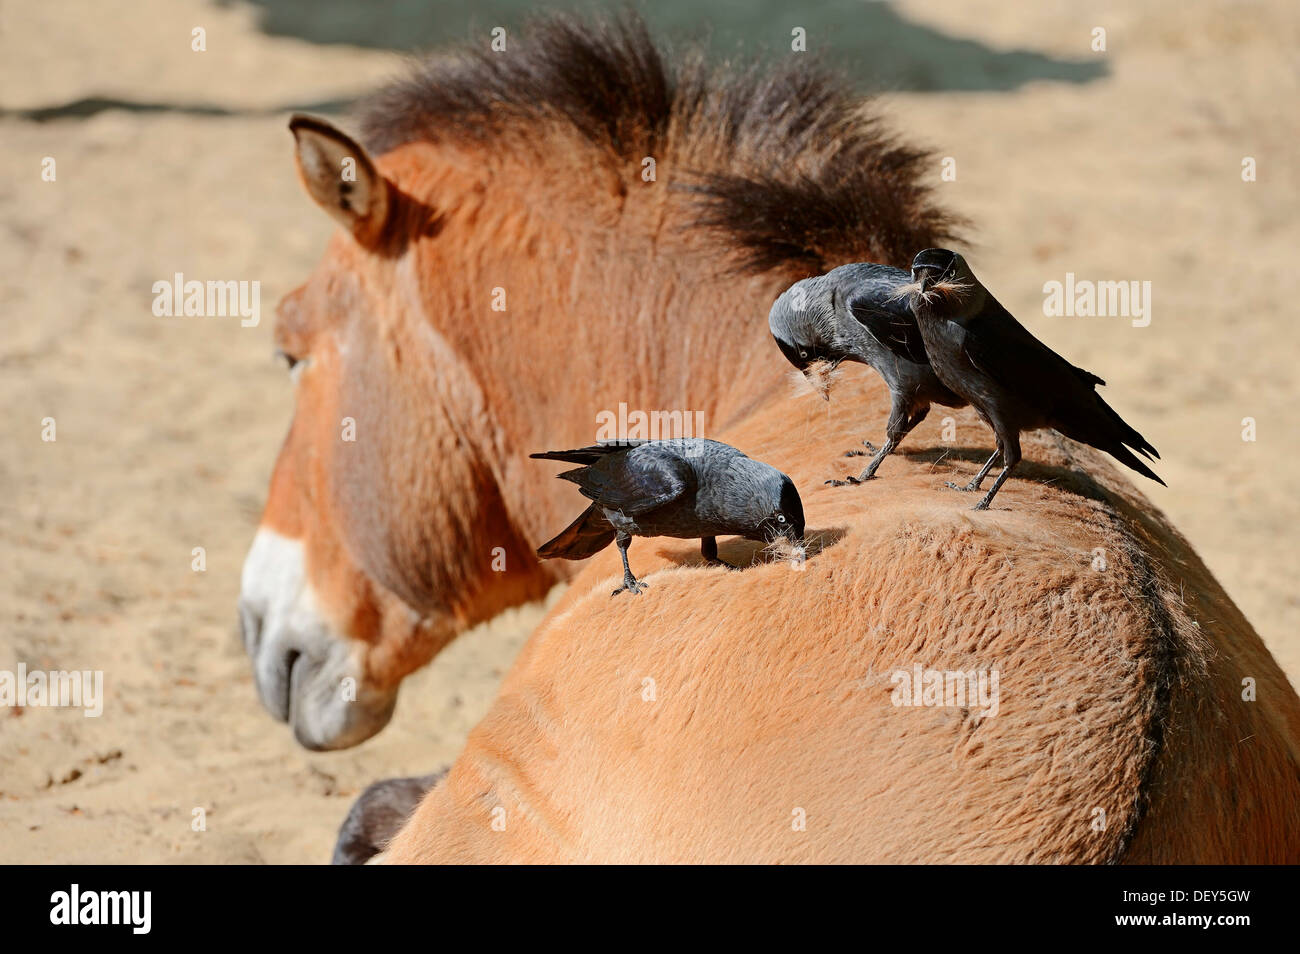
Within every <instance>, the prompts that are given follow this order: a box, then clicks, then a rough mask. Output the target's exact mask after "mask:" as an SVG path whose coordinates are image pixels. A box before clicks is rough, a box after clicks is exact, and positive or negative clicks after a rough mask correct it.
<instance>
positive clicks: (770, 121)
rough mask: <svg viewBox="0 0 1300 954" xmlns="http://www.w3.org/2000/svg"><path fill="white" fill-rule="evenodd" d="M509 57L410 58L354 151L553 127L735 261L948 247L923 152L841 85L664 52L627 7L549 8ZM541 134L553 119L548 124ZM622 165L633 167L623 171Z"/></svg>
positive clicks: (839, 258) (802, 72) (805, 74)
mask: <svg viewBox="0 0 1300 954" xmlns="http://www.w3.org/2000/svg"><path fill="white" fill-rule="evenodd" d="M508 43H509V44H510V46H509V47H508V52H504V53H494V52H492V51H490V50H488V49H486V48H480V49H461V50H457V51H453V52H451V53H447V54H439V55H435V56H433V57H431V58H429V59H427V60H425V61H424V62H422V63H420V64H419V65H418V66H417V67H416V68H415V69H414V70H413V71H412V73H411V74H410V75H409V76H407V77H406V78H405V79H402V80H399V81H398V82H396V83H394V84H393V85H391V86H389V87H388V88H386V89H384V90H382V91H381V92H379V93H377V94H376V95H375V96H373V97H371V98H370V99H369V100H368V101H367V102H366V103H365V104H364V106H363V108H362V114H361V128H362V137H363V141H364V143H365V145H366V146H367V147H368V148H369V149H371V150H373V151H374V152H376V153H382V152H385V151H387V150H389V149H392V148H395V147H397V146H399V145H402V144H404V143H407V142H413V141H420V140H428V141H433V142H437V141H440V140H443V139H455V140H476V141H486V140H490V139H494V138H498V137H501V136H502V135H503V134H505V133H506V132H510V133H511V134H516V135H517V134H518V133H519V132H520V131H521V130H527V129H529V128H538V129H539V138H540V137H541V136H543V135H544V133H541V132H540V128H541V127H543V126H544V124H548V123H552V124H553V123H559V124H560V125H561V126H564V127H568V129H569V130H570V131H571V132H572V133H573V134H576V135H577V136H579V137H580V138H582V139H584V140H586V141H588V142H590V143H591V144H592V145H594V146H596V147H597V148H599V149H601V150H607V151H608V152H609V153H610V154H612V155H613V156H615V157H618V158H619V159H621V160H624V161H627V162H629V163H634V164H635V166H634V168H635V169H636V170H637V172H638V173H639V170H640V161H641V159H642V157H644V156H654V157H655V159H656V162H657V164H658V166H659V169H660V173H659V175H660V178H661V179H670V180H671V183H672V186H673V188H676V189H684V190H687V191H688V192H689V193H691V194H692V198H693V200H694V203H693V204H694V216H695V222H694V224H695V225H696V226H697V227H700V228H706V229H713V230H717V231H719V232H721V233H723V234H725V235H726V236H727V237H728V238H729V240H730V241H732V242H733V243H735V244H737V245H738V246H739V248H738V250H737V251H738V253H739V254H738V258H739V261H740V263H741V266H742V267H743V268H746V269H749V270H753V271H764V270H767V269H771V268H777V267H786V268H789V267H791V266H796V267H799V268H804V269H807V270H812V271H818V270H825V269H826V268H828V267H830V266H832V265H838V264H841V263H842V262H845V261H855V260H860V259H870V260H872V261H877V262H883V263H887V264H894V265H900V266H905V265H906V264H907V263H909V262H910V261H911V259H912V256H913V255H914V254H915V253H916V251H917V250H919V249H922V248H929V247H934V246H937V245H945V244H951V243H952V241H953V239H954V238H955V236H954V234H953V231H952V230H953V228H954V227H955V225H956V224H957V223H955V220H954V219H952V218H951V217H949V216H947V215H945V214H944V213H942V212H940V211H939V210H938V209H937V208H935V207H934V206H933V205H932V204H931V202H930V197H929V189H928V187H925V186H923V185H921V184H920V179H921V175H922V171H923V169H929V170H930V171H933V172H935V173H937V169H934V168H932V167H930V166H929V165H928V163H929V156H928V155H927V154H926V153H924V152H922V151H919V150H916V149H912V148H910V147H907V146H904V145H901V144H899V143H898V142H896V141H895V140H894V139H893V137H892V136H890V135H888V134H887V133H886V132H884V131H883V130H882V129H881V127H880V124H879V122H878V120H876V119H874V118H872V117H871V116H869V115H868V114H866V112H865V111H864V103H863V100H862V98H861V97H860V96H858V95H857V94H856V93H854V92H853V90H852V89H851V87H850V86H849V85H848V84H847V82H845V81H844V80H842V79H840V78H838V77H836V76H833V75H831V74H828V73H825V72H822V71H820V70H817V69H812V68H809V67H807V66H804V65H803V63H804V59H803V57H801V56H791V57H787V58H786V60H785V62H784V64H782V65H776V66H772V65H763V66H758V65H751V66H749V67H746V68H742V69H734V68H724V69H717V70H711V69H709V68H707V67H706V66H705V65H704V62H703V58H702V57H701V56H700V55H699V54H691V55H689V56H686V57H683V58H678V59H673V58H671V57H669V56H668V55H667V54H666V53H665V52H664V51H661V50H660V48H659V47H658V46H657V45H656V43H655V42H654V40H653V38H652V37H651V35H650V33H649V31H648V30H647V28H646V26H645V24H644V23H643V22H642V21H641V20H640V19H639V18H638V17H636V16H634V15H631V14H628V15H624V16H622V17H619V18H617V19H597V20H595V21H583V20H578V19H576V18H572V17H568V16H550V17H547V18H544V19H542V20H539V21H537V22H535V23H533V24H532V26H531V28H530V29H529V30H528V31H527V32H526V33H524V34H523V35H522V36H518V37H517V36H515V35H513V34H512V35H510V36H509V38H508ZM552 128H554V127H553V126H552ZM629 168H633V166H631V165H630V166H629Z"/></svg>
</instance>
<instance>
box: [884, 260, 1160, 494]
mask: <svg viewBox="0 0 1300 954" xmlns="http://www.w3.org/2000/svg"><path fill="white" fill-rule="evenodd" d="M911 278H912V285H911V286H910V288H909V290H908V291H909V301H910V304H911V307H912V311H913V313H914V314H915V315H916V319H917V327H918V328H919V329H920V332H921V337H922V338H923V339H924V341H925V349H926V353H927V354H928V355H929V356H930V364H931V365H932V367H933V368H934V371H935V373H936V374H937V375H938V376H939V379H940V380H941V381H943V383H944V384H945V385H947V386H948V387H949V388H951V389H952V390H953V391H954V392H956V393H957V394H959V395H960V396H961V397H962V398H963V399H965V400H966V401H968V402H969V403H971V404H972V405H974V406H975V409H976V410H977V411H979V414H980V417H982V418H983V419H984V420H985V421H986V422H987V423H988V424H989V425H990V426H991V427H992V428H993V433H994V436H995V438H996V439H997V450H996V451H994V453H993V456H992V457H990V458H989V459H988V463H986V464H985V465H984V466H983V467H982V468H981V469H980V472H979V473H978V474H976V475H975V479H974V480H972V481H971V482H970V483H969V484H968V485H966V486H965V487H956V485H952V484H950V485H949V486H954V487H956V489H959V490H966V491H975V490H979V487H980V484H981V483H983V481H984V478H985V477H987V476H988V473H989V470H990V469H991V468H992V467H993V464H994V462H995V461H996V460H997V459H998V458H999V457H1001V458H1002V472H1001V473H999V474H998V479H997V480H995V481H994V482H993V486H992V487H991V488H990V489H989V492H988V493H987V494H985V495H984V497H983V498H982V499H981V500H980V502H979V503H977V504H976V505H975V509H976V510H987V509H988V506H989V504H990V503H991V502H992V500H993V497H994V495H995V494H997V492H998V489H999V488H1000V487H1001V486H1002V484H1003V483H1004V482H1005V481H1006V479H1007V477H1008V476H1010V474H1011V471H1012V470H1013V469H1014V468H1015V466H1016V464H1018V463H1020V432H1021V431H1031V430H1034V429H1036V428H1040V427H1052V428H1055V429H1056V430H1058V431H1060V432H1061V433H1062V434H1064V435H1065V436H1066V437H1069V438H1071V439H1073V440H1076V441H1079V442H1080V443H1083V444H1088V445H1090V446H1092V447H1095V448H1097V449H1098V450H1103V451H1105V452H1106V453H1108V454H1110V455H1111V456H1112V457H1114V458H1115V459H1116V460H1118V461H1119V462H1120V463H1122V464H1125V465H1127V466H1128V467H1131V468H1133V470H1136V471H1137V472H1138V473H1139V474H1143V475H1145V476H1147V477H1150V478H1151V479H1152V480H1154V481H1156V482H1157V483H1159V484H1164V481H1163V480H1161V479H1160V478H1159V477H1157V476H1156V475H1155V473H1154V472H1153V471H1152V470H1151V468H1149V467H1148V466H1147V465H1146V464H1144V463H1143V462H1142V461H1141V460H1140V459H1139V458H1138V457H1137V456H1136V455H1135V454H1134V453H1133V451H1132V450H1129V448H1132V449H1133V450H1135V451H1137V452H1138V453H1140V454H1142V455H1144V456H1145V457H1147V458H1148V459H1150V458H1152V457H1156V458H1158V457H1159V456H1160V455H1159V454H1158V453H1157V452H1156V449H1155V448H1154V447H1152V446H1151V444H1150V443H1149V442H1148V441H1147V440H1146V438H1144V437H1143V436H1142V435H1141V434H1139V433H1138V432H1137V431H1135V430H1134V429H1133V428H1132V427H1130V426H1129V425H1128V424H1127V423H1125V421H1124V420H1123V419H1122V418H1121V417H1120V416H1119V415H1118V414H1116V413H1115V411H1114V410H1113V409H1112V408H1111V406H1110V405H1109V404H1107V403H1106V402H1105V401H1103V400H1102V398H1101V395H1099V394H1098V393H1097V391H1096V386H1097V385H1098V384H1102V385H1104V384H1105V383H1106V382H1105V381H1103V380H1102V379H1101V378H1099V377H1097V375H1095V374H1093V373H1091V372H1090V371H1084V370H1083V369H1082V368H1076V367H1075V366H1074V365H1072V364H1070V362H1068V361H1066V360H1065V359H1064V358H1062V357H1061V356H1060V355H1059V354H1057V353H1056V352H1055V351H1053V350H1052V349H1051V348H1049V347H1047V345H1045V344H1043V343H1042V342H1041V341H1039V340H1038V339H1037V338H1035V337H1034V336H1033V335H1032V334H1030V333H1029V331H1028V330H1027V329H1026V328H1025V327H1024V326H1023V325H1021V324H1020V322H1018V321H1016V319H1015V318H1014V317H1012V315H1011V313H1010V312H1009V311H1007V310H1006V309H1005V308H1003V307H1002V306H1001V305H1000V304H998V302H997V299H995V298H994V297H993V296H992V295H991V294H989V292H988V289H986V288H985V287H984V286H983V285H982V284H980V281H979V279H978V278H976V277H975V274H974V272H972V271H971V269H970V266H969V265H967V264H966V260H965V259H964V258H962V257H961V256H960V255H958V254H957V253H956V252H953V251H949V250H948V249H939V248H931V249H926V250H925V251H923V252H920V253H919V254H918V255H917V256H916V258H915V259H914V260H913V262H912V275H911ZM1126 445H1127V446H1126Z"/></svg>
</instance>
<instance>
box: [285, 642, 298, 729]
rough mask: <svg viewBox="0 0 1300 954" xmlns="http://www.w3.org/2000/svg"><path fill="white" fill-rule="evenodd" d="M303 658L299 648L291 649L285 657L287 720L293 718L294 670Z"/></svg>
mask: <svg viewBox="0 0 1300 954" xmlns="http://www.w3.org/2000/svg"><path fill="white" fill-rule="evenodd" d="M301 659H302V653H300V652H298V651H297V650H290V651H289V655H288V656H286V657H285V668H284V700H283V702H284V721H285V722H289V721H291V720H292V719H293V671H294V668H295V667H296V666H297V665H298V662H299V661H300V660H301Z"/></svg>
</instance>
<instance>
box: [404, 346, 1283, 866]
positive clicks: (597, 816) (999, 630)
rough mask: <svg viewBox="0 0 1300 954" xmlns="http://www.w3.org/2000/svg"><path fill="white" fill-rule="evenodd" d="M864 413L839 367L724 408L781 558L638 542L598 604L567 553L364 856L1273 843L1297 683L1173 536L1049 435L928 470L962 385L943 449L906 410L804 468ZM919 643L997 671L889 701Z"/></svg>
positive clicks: (718, 857) (535, 858)
mask: <svg viewBox="0 0 1300 954" xmlns="http://www.w3.org/2000/svg"><path fill="white" fill-rule="evenodd" d="M887 406H888V401H887V394H886V393H885V391H884V388H883V385H882V384H881V382H880V381H879V380H878V379H876V378H875V377H874V376H871V375H869V372H865V371H863V372H860V373H859V374H858V375H853V376H848V375H846V376H845V378H844V379H843V380H842V381H841V382H840V383H839V384H838V385H837V388H836V390H835V392H833V399H832V402H831V404H830V405H829V406H827V405H826V404H825V403H824V402H822V401H821V399H820V398H819V397H817V396H815V395H805V396H802V397H799V398H796V399H781V400H776V401H774V402H772V403H771V404H769V405H768V406H767V407H765V408H764V409H763V410H762V411H760V412H759V413H758V414H756V415H755V416H754V417H752V418H750V419H749V420H747V421H746V422H745V423H743V424H741V425H739V426H738V427H736V428H733V429H732V430H730V431H728V432H727V434H726V435H725V437H726V439H727V440H729V441H730V442H733V443H735V444H737V445H739V446H742V447H745V448H747V449H748V450H750V451H751V452H752V453H753V454H754V455H755V456H758V457H760V458H762V459H764V460H769V461H771V462H772V463H773V464H774V465H776V466H778V467H780V468H782V469H783V470H785V471H786V472H787V473H789V474H790V475H791V476H792V477H793V478H794V480H795V481H796V483H798V484H799V486H800V487H801V488H803V490H804V504H805V508H806V512H807V517H808V526H809V536H810V537H811V538H812V539H813V540H814V542H815V543H816V541H817V539H818V538H819V537H820V543H819V544H817V545H815V546H814V547H813V551H814V552H813V553H812V555H811V556H810V557H809V558H808V560H807V563H806V565H805V568H804V569H803V570H802V571H796V570H793V569H791V568H790V566H789V565H786V564H781V563H776V564H771V565H758V566H755V567H752V568H749V569H747V570H745V571H744V572H742V573H729V572H727V571H725V570H720V569H715V568H706V567H703V566H701V565H700V563H701V561H700V558H699V555H698V553H697V552H696V551H695V550H694V549H693V548H692V547H691V546H689V545H688V544H684V543H682V542H679V541H672V540H658V541H644V542H643V541H638V546H637V547H636V556H637V567H638V571H639V572H640V573H642V574H643V575H644V576H645V578H646V579H648V580H649V582H650V584H651V589H650V590H649V592H648V593H647V594H646V595H644V596H642V597H640V598H638V599H611V598H610V597H609V595H608V593H609V588H610V584H611V581H613V580H614V579H615V578H616V577H617V576H618V573H619V572H620V570H619V568H618V560H617V556H616V555H613V554H609V553H605V554H602V555H600V556H599V557H597V558H595V559H594V560H592V561H591V565H590V566H588V567H587V568H586V569H585V570H584V571H583V573H582V574H581V575H580V576H579V577H578V578H577V579H576V580H575V581H574V583H573V584H572V586H571V588H570V589H569V591H568V592H567V593H566V594H565V597H564V599H563V600H562V601H561V603H560V604H559V605H558V606H557V607H556V608H555V610H554V611H553V612H552V614H551V616H550V617H549V618H548V619H547V621H545V622H544V623H543V625H542V627H541V628H540V629H539V630H538V631H537V632H536V633H535V634H534V635H533V637H532V638H531V639H530V641H529V643H528V644H527V645H526V646H525V648H524V650H523V651H522V652H521V654H520V657H519V659H518V661H517V662H516V665H515V667H514V669H513V671H512V672H511V673H510V674H509V675H508V677H507V679H506V681H505V684H504V685H503V687H502V689H501V693H500V696H499V698H498V700H497V702H496V704H495V705H494V706H493V708H492V710H491V711H490V712H489V713H488V715H487V716H486V717H485V718H484V719H483V721H482V722H481V723H480V724H479V726H478V727H477V728H476V729H475V730H474V731H473V732H472V733H471V735H470V738H469V740H468V743H467V745H466V748H465V750H464V752H463V753H462V755H461V756H460V758H459V759H458V760H457V762H456V764H455V765H454V766H453V768H452V771H451V773H450V775H449V777H448V779H447V780H446V782H445V783H444V784H442V785H440V786H439V787H438V788H436V789H434V790H433V791H432V792H431V793H430V794H429V795H428V796H427V797H426V798H425V800H424V802H423V803H422V804H421V805H420V807H419V809H418V811H417V813H416V814H415V816H414V817H413V819H412V820H411V822H410V823H408V825H407V827H406V828H405V829H403V830H402V832H400V833H399V835H398V836H397V837H396V838H395V840H394V842H393V843H392V845H391V846H390V849H389V852H388V856H387V857H388V860H389V861H393V862H430V861H457V862H468V861H473V862H489V861H495V862H503V861H510V862H514V861H527V862H543V861H552V862H553V861H597V862H605V861H625V862H648V861H660V862H670V861H677V862H682V861H711V862H798V861H820V862H846V861H856V862H865V861H876V862H1080V863H1082V862H1117V861H1118V862H1127V863H1155V862H1162V863H1163V862H1182V863H1203V862H1247V861H1251V862H1282V861H1289V862H1293V863H1294V862H1296V861H1298V860H1300V826H1297V825H1296V824H1295V822H1296V818H1297V811H1298V810H1300V772H1298V771H1297V765H1298V764H1300V747H1298V745H1297V739H1300V700H1297V698H1296V695H1295V693H1294V692H1293V691H1292V689H1291V688H1290V686H1289V684H1288V683H1287V681H1286V678H1285V676H1284V675H1283V674H1282V672H1281V671H1280V670H1279V668H1278V667H1277V665H1276V663H1275V662H1274V661H1273V659H1272V658H1271V657H1270V655H1269V654H1268V652H1267V650H1266V649H1265V648H1264V646H1263V644H1262V643H1261V642H1260V640H1259V638H1258V636H1257V635H1256V634H1255V633H1254V631H1253V630H1252V629H1251V627H1250V625H1249V624H1248V623H1247V622H1246V621H1245V619H1244V618H1243V617H1242V616H1241V613H1240V612H1239V611H1238V610H1237V608H1236V607H1235V606H1234V605H1233V603H1232V601H1231V600H1230V599H1228V597H1227V596H1226V595H1225V594H1224V592H1223V590H1222V589H1221V588H1220V587H1219V585H1218V584H1217V583H1216V582H1215V580H1214V579H1213V577H1211V576H1210V574H1209V572H1208V571H1207V570H1206V569H1205V567H1204V565H1203V564H1202V563H1201V561H1200V560H1199V558H1197V556H1196V555H1195V553H1194V552H1193V551H1192V550H1191V548H1190V547H1189V546H1188V544H1187V543H1186V541H1185V540H1183V538H1182V537H1181V536H1179V534H1178V533H1177V532H1176V531H1174V530H1173V529H1172V528H1171V527H1169V525H1168V524H1167V523H1166V521H1165V520H1164V518H1163V517H1162V516H1161V515H1160V514H1159V513H1158V512H1156V511H1155V510H1154V509H1153V508H1152V507H1151V505H1150V504H1149V503H1147V502H1146V501H1145V500H1144V499H1143V498H1142V497H1141V495H1140V494H1138V493H1137V492H1136V491H1135V490H1134V489H1133V488H1132V487H1131V486H1130V485H1129V484H1128V483H1126V482H1125V480H1124V479H1123V478H1121V477H1119V476H1118V475H1117V473H1116V472H1115V470H1114V469H1113V468H1112V467H1111V465H1110V464H1109V463H1107V462H1105V461H1104V460H1103V459H1102V458H1101V456H1100V455H1099V454H1097V453H1096V452H1094V451H1091V450H1090V449H1088V448H1085V447H1083V446H1082V445H1078V444H1074V443H1071V442H1068V441H1066V440H1064V439H1063V438H1060V437H1059V436H1057V435H1055V433H1054V432H1039V433H1038V434H1036V435H1034V436H1032V437H1029V438H1028V440H1027V441H1026V465H1025V468H1024V470H1025V473H1024V477H1025V478H1026V479H1024V480H1021V481H1018V482H1017V483H1015V484H1013V485H1009V486H1008V488H1007V489H1006V491H1005V493H1006V495H1005V496H1001V497H999V498H998V507H996V508H995V509H994V510H992V511H991V512H988V513H974V512H971V511H970V510H969V509H968V508H969V507H970V497H969V495H965V494H960V493H957V492H954V491H951V490H948V489H946V488H944V486H943V482H944V480H945V479H964V478H966V477H968V476H969V474H970V473H972V472H973V471H974V470H975V469H976V468H977V466H978V460H980V459H982V456H983V455H984V454H985V453H986V446H985V444H986V442H985V440H984V439H983V438H984V432H983V430H982V428H981V426H980V425H979V423H978V421H977V420H976V419H975V416H974V414H973V412H971V411H969V410H966V411H962V412H960V413H958V414H956V417H957V420H958V422H959V426H960V431H959V433H960V434H961V435H963V437H965V436H966V435H969V436H970V437H969V440H970V445H971V446H969V447H966V448H964V449H958V450H954V451H952V452H949V451H948V450H947V449H945V447H944V446H943V445H942V444H941V443H940V441H939V440H938V436H939V427H940V421H939V420H932V421H927V422H926V423H925V424H924V425H922V427H920V428H918V431H917V433H916V434H915V439H914V442H913V447H912V449H911V451H910V452H905V453H903V454H900V455H896V456H895V457H892V458H890V459H889V460H888V461H886V463H885V465H884V466H883V467H882V469H881V478H880V479H879V480H876V481H873V482H871V483H870V484H868V485H866V486H864V487H858V488H829V487H823V486H821V480H822V479H823V478H824V477H826V476H827V472H828V470H829V469H830V462H831V461H832V460H833V459H834V458H835V456H836V454H837V452H838V451H839V450H841V449H842V448H843V447H845V446H848V445H849V444H851V442H852V441H853V439H854V438H855V437H856V436H857V435H858V434H859V433H860V430H861V414H862V411H863V408H877V409H879V411H880V412H881V413H884V411H885V410H886V408H887ZM932 416H933V417H937V415H932ZM819 547H820V549H819ZM1097 548H1101V550H1102V552H1103V554H1104V556H1105V559H1106V568H1105V569H1104V570H1098V569H1095V568H1094V560H1095V556H1096V554H1095V551H1096V550H1097ZM721 552H722V556H723V557H724V558H729V559H732V560H741V561H742V562H748V558H749V557H750V556H751V555H752V554H753V552H754V549H753V546H752V545H750V544H745V543H740V542H737V541H731V542H730V543H724V544H723V545H722V547H721ZM917 662H919V663H921V664H922V665H923V666H924V667H927V668H937V669H959V670H968V669H971V668H973V667H988V666H997V667H999V669H1000V671H1001V674H1002V683H1001V710H1000V712H999V714H998V715H996V716H994V717H991V718H987V719H985V720H983V721H980V720H978V719H976V718H974V713H973V712H971V711H969V710H961V709H944V708H916V709H909V708H896V707H894V706H893V705H892V704H891V701H890V693H891V689H892V688H893V687H892V685H891V682H890V679H889V673H890V672H891V671H892V670H894V669H907V668H910V667H911V666H912V665H913V664H914V663H917ZM1248 676H1249V677H1253V678H1254V679H1255V680H1256V681H1257V684H1258V699H1257V701H1254V702H1246V701H1243V700H1242V697H1241V695H1242V683H1241V680H1242V679H1243V678H1245V677H1248ZM646 678H650V679H653V680H654V685H655V691H656V695H657V699H656V701H652V702H648V701H644V699H643V686H644V684H643V680H644V679H646ZM498 807H500V808H502V809H504V816H499V817H503V818H504V822H505V830H504V831H498V830H495V829H494V828H493V825H492V822H493V820H494V816H493V810H494V809H496V808H498ZM796 808H802V809H804V810H805V811H806V813H807V819H808V821H807V830H806V831H804V832H798V831H793V830H792V826H791V822H792V812H793V811H794V810H795V809H796ZM1097 809H1103V810H1104V811H1105V827H1104V829H1103V830H1095V828H1094V823H1095V821H1096V819H1097V818H1098V816H1097V814H1096V810H1097Z"/></svg>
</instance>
